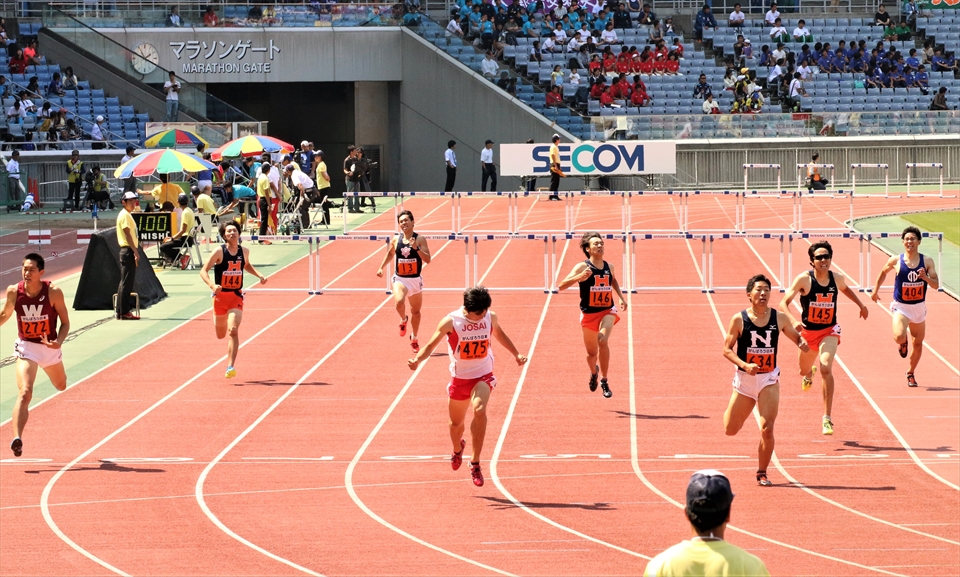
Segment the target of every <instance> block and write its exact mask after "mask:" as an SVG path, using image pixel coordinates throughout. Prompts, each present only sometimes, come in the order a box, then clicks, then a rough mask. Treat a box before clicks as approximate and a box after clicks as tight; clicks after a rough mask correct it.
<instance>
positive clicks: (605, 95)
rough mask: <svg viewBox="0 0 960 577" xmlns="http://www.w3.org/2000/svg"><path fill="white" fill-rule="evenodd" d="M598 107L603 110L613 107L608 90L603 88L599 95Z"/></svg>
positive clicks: (611, 96) (611, 97)
mask: <svg viewBox="0 0 960 577" xmlns="http://www.w3.org/2000/svg"><path fill="white" fill-rule="evenodd" d="M616 81H617V79H616V78H615V79H614V82H616ZM600 106H601V107H603V108H612V107H613V95H612V94H610V89H609V88H604V90H603V91H602V92H601V93H600Z"/></svg>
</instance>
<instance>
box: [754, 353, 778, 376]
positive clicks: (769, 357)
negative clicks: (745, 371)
mask: <svg viewBox="0 0 960 577" xmlns="http://www.w3.org/2000/svg"><path fill="white" fill-rule="evenodd" d="M747 362H748V363H752V364H754V365H757V367H759V368H758V369H757V372H758V373H772V372H773V369H775V368H776V367H775V366H774V365H773V349H772V348H757V347H747Z"/></svg>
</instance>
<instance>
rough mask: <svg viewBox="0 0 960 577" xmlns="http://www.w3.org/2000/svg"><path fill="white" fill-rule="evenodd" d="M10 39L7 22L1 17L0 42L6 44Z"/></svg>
mask: <svg viewBox="0 0 960 577" xmlns="http://www.w3.org/2000/svg"><path fill="white" fill-rule="evenodd" d="M9 40H10V39H9V38H7V21H6V19H4V18H3V17H0V41H2V42H3V43H4V44H6V43H7V42H8V41H9Z"/></svg>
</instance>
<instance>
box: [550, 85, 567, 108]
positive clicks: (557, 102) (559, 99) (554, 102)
mask: <svg viewBox="0 0 960 577" xmlns="http://www.w3.org/2000/svg"><path fill="white" fill-rule="evenodd" d="M546 101H547V102H546V105H547V106H549V107H551V108H556V107H558V106H562V105H563V94H561V92H560V86H557V85H554V86H551V87H550V90H548V91H547V96H546Z"/></svg>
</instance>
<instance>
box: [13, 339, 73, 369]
mask: <svg viewBox="0 0 960 577" xmlns="http://www.w3.org/2000/svg"><path fill="white" fill-rule="evenodd" d="M13 352H14V354H15V355H17V357H18V358H21V359H25V360H28V361H33V362H35V363H37V366H39V367H40V368H41V369H45V368H47V367H52V366H53V365H57V364H60V363H62V362H63V354H62V351H61V350H60V349H51V348H50V347H48V346H46V345H43V344H40V343H33V342H30V341H25V340H23V339H17V340H16V342H14V343H13Z"/></svg>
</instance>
